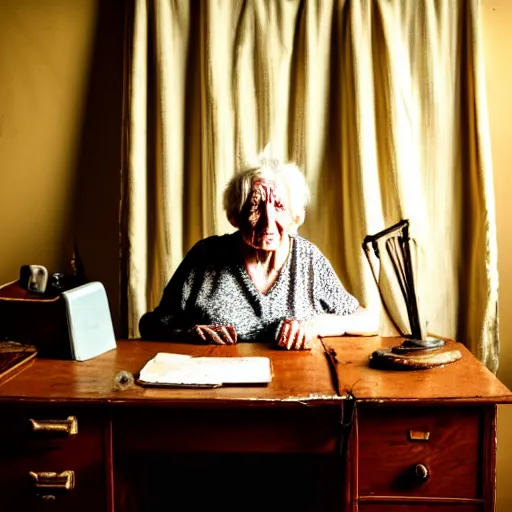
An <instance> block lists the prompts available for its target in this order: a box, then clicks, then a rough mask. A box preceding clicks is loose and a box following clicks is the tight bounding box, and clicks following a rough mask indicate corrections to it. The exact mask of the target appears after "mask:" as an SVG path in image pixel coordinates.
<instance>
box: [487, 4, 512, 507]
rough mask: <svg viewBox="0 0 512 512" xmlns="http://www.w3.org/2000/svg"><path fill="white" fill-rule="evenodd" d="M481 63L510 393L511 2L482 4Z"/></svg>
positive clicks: (507, 483) (509, 481)
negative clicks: (482, 52)
mask: <svg viewBox="0 0 512 512" xmlns="http://www.w3.org/2000/svg"><path fill="white" fill-rule="evenodd" d="M482 17H483V30H484V58H485V66H486V83H487V94H488V107H489V120H490V130H491V145H492V159H493V167H494V190H495V194H496V223H497V232H498V270H499V274H500V292H499V300H500V306H499V307H500V338H501V353H500V367H499V370H498V377H500V379H501V380H502V381H503V382H504V383H505V384H506V385H507V386H508V387H509V388H512V314H511V313H512V260H511V258H510V257H509V255H510V254H511V252H510V251H511V250H512V222H511V220H510V219H511V216H512V202H511V201H510V195H511V194H512V173H511V172H510V171H511V169H512V137H511V135H510V133H511V132H510V123H511V120H512V95H511V89H512V66H511V62H512V31H511V27H512V2H511V1H510V0H482ZM511 431H512V406H502V407H499V408H498V439H499V443H498V474H497V480H498V482H497V487H498V490H497V494H498V495H497V510H498V512H508V511H510V510H512V436H510V434H509V433H510V432H511Z"/></svg>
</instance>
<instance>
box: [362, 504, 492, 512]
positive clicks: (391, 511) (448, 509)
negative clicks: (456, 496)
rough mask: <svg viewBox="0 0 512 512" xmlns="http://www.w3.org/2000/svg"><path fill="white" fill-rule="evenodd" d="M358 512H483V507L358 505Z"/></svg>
mask: <svg viewBox="0 0 512 512" xmlns="http://www.w3.org/2000/svg"><path fill="white" fill-rule="evenodd" d="M359 512H483V507H482V506H481V505H465V504H464V505H461V504H460V503H418V504H414V505H412V504H409V503H401V504H397V503H393V504H391V503H389V504H386V505H384V504H382V503H371V504H370V503H360V504H359Z"/></svg>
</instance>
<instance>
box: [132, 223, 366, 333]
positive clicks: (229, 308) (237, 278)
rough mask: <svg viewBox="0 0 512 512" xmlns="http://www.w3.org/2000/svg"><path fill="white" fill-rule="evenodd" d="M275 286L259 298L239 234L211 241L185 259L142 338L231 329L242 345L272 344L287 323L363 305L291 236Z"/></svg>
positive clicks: (148, 317)
mask: <svg viewBox="0 0 512 512" xmlns="http://www.w3.org/2000/svg"><path fill="white" fill-rule="evenodd" d="M292 240H293V243H292V247H291V250H290V254H289V255H288V258H287V260H286V262H285V265H284V266H283V268H282V269H281V271H280V273H279V276H278V277H277V279H276V281H275V283H274V284H273V286H272V287H271V288H270V289H269V290H268V291H267V292H266V293H261V292H260V291H259V290H258V289H257V288H256V287H255V286H254V284H253V282H252V281H251V278H250V277H249V274H248V273H247V271H246V269H245V266H244V264H243V261H241V260H240V257H239V247H240V244H241V235H240V232H239V231H237V232H235V233H233V234H229V235H222V236H211V237H208V238H205V239H204V240H201V241H200V242H198V243H197V244H196V245H195V246H194V247H193V248H192V249H191V250H190V251H189V253H188V254H187V255H186V256H185V258H184V259H183V261H182V263H181V264H180V266H179V267H178V269H177V270H176V272H175V273H174V275H173V276H172V278H171V280H170V281H169V283H168V284H167V286H166V287H165V290H164V293H163V297H162V300H161V302H160V304H159V305H158V306H157V308H156V309H155V310H154V311H152V312H148V313H146V314H145V315H144V316H143V317H142V318H141V320H140V323H139V329H140V333H141V336H142V338H143V339H152V340H162V341H163V340H174V339H176V338H177V336H178V335H179V333H180V332H183V331H186V330H187V329H190V328H191V327H193V326H195V325H220V324H231V325H233V326H234V328H235V330H236V332H237V335H238V340H239V341H272V340H274V339H275V338H276V335H277V330H278V328H279V325H280V323H281V321H282V320H284V319H285V318H295V319H297V320H307V319H309V318H312V317H314V316H316V315H320V314H325V313H329V314H335V315H348V314H351V313H354V312H355V311H356V309H357V308H358V306H359V302H358V301H357V299H355V298H354V297H353V296H352V295H350V294H349V293H348V292H347V291H346V290H345V288H344V287H343V285H342V284H341V282H340V280H339V278H338V276H337V275H336V273H335V272H334V269H333V268H332V266H331V264H330V263H329V261H328V260H327V258H325V256H324V255H323V254H322V253H321V252H320V250H319V249H318V248H317V247H316V246H315V245H314V244H312V243H311V242H309V241H308V240H306V239H305V238H302V237H300V236H298V235H294V236H292Z"/></svg>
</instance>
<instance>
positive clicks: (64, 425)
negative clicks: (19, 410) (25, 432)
mask: <svg viewBox="0 0 512 512" xmlns="http://www.w3.org/2000/svg"><path fill="white" fill-rule="evenodd" d="M29 421H30V424H31V425H32V432H53V433H59V434H67V435H68V436H74V435H76V434H78V420H77V419H76V416H68V417H67V418H66V419H65V420H33V419H29Z"/></svg>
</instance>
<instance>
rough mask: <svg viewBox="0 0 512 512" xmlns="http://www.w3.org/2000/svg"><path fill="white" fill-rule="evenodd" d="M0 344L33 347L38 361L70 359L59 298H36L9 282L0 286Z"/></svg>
mask: <svg viewBox="0 0 512 512" xmlns="http://www.w3.org/2000/svg"><path fill="white" fill-rule="evenodd" d="M0 340H12V341H18V342H20V343H26V344H29V345H34V346H35V347H36V348H37V349H38V351H39V353H38V357H43V358H52V359H70V358H71V350H70V343H69V332H68V323H67V316H66V306H65V303H64V299H63V298H62V296H60V295H57V296H44V295H41V296H38V295H35V294H33V293H30V292H28V291H27V290H25V289H24V288H22V287H21V286H20V285H19V282H18V281H13V282H11V283H7V284H5V285H3V286H0Z"/></svg>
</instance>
